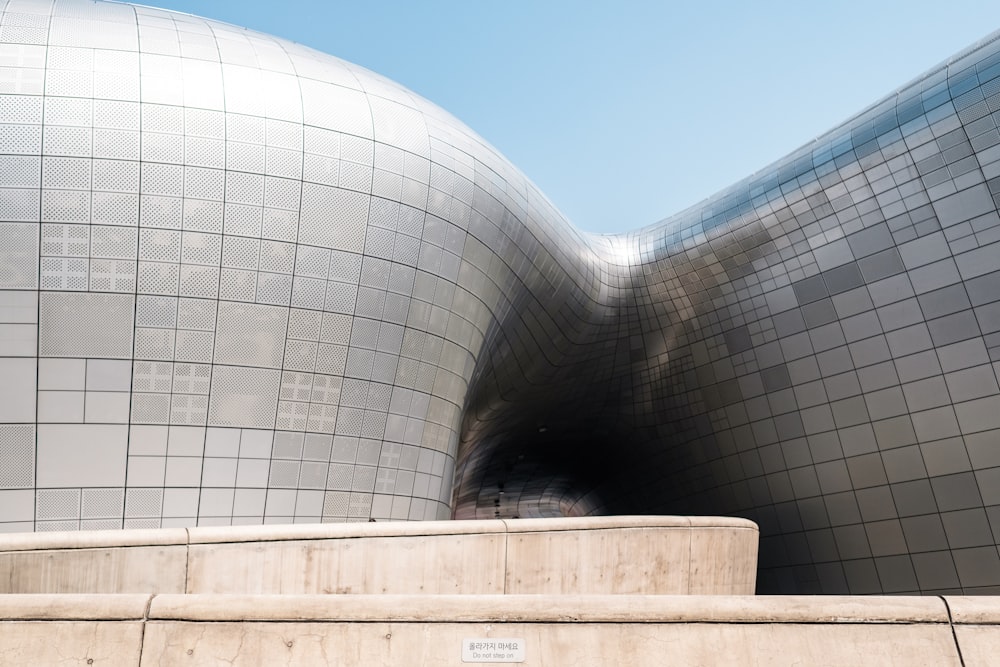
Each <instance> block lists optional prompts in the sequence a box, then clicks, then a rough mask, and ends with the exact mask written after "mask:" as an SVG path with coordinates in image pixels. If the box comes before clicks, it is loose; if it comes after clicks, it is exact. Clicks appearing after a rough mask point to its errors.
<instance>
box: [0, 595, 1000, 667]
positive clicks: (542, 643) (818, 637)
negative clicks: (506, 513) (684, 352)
mask: <svg viewBox="0 0 1000 667" xmlns="http://www.w3.org/2000/svg"><path fill="white" fill-rule="evenodd" d="M53 633H58V637H59V640H58V642H53V641H52V637H53ZM473 651H475V652H476V653H478V654H479V656H480V658H481V657H482V656H483V655H486V654H490V655H492V654H494V653H497V654H500V655H501V656H503V657H505V658H506V659H501V660H494V662H496V661H499V662H521V663H523V664H525V665H557V664H574V665H578V666H583V665H609V664H627V665H635V666H643V665H651V666H652V665H656V666H657V667H659V666H660V665H663V664H670V665H694V664H697V665H734V664H739V665H791V664H810V665H812V664H825V665H905V666H906V667H910V666H912V665H956V666H957V665H963V664H964V665H965V666H966V667H972V666H973V665H989V664H995V663H994V659H995V656H996V655H997V654H998V651H1000V598H962V597H947V598H939V597H923V598H920V597H832V598H831V597H718V596H705V597H702V596H635V595H621V596H603V595H598V596H594V595H567V596H530V595H529V596H522V595H476V596H468V595H465V596H460V595H433V596H432V595H412V596H406V595H403V596H400V595H325V596H320V595H292V596H254V595H250V596H231V595H175V594H162V595H69V596H50V595H7V596H0V663H3V664H14V663H16V664H54V663H56V662H57V661H63V662H66V663H71V664H75V663H79V664H92V665H105V664H108V665H139V664H180V663H183V664H205V663H215V662H216V661H225V662H226V664H254V665H257V664H333V663H335V664H365V665H389V664H419V665H454V664H459V663H461V662H464V661H465V660H464V659H465V658H472V655H471V653H472V652H473ZM469 661H470V662H484V660H481V659H480V660H476V659H472V660H469ZM60 664H62V663H60Z"/></svg>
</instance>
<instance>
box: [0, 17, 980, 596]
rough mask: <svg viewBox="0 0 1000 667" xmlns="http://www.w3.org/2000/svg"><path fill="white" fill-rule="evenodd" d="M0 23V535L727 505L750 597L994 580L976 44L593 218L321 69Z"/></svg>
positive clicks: (369, 77) (338, 73)
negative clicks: (750, 552)
mask: <svg viewBox="0 0 1000 667" xmlns="http://www.w3.org/2000/svg"><path fill="white" fill-rule="evenodd" d="M2 9H3V14H2V16H0V54H2V60H3V62H2V63H0V65H2V69H0V81H2V84H0V85H2V88H0V91H2V94H0V188H2V189H0V238H2V241H3V242H2V244H0V319H2V321H0V377H3V378H4V382H3V384H2V386H0V422H2V423H0V456H2V458H3V462H4V465H3V466H2V468H0V530H7V531H21V530H67V529H87V528H122V527H125V528H131V527H136V528H138V527H159V526H183V525H195V524H199V525H212V524H215V525H217V524H229V523H290V522H317V521H342V520H360V521H367V520H368V519H369V518H376V519H428V518H446V517H448V516H455V517H460V518H468V517H491V518H492V517H495V516H503V517H511V516H520V517H528V516H551V515H560V514H564V515H586V514H614V513H688V514H724V515H734V516H743V517H747V518H751V519H753V520H754V521H756V522H757V523H758V524H759V525H760V527H761V535H762V539H761V553H760V563H761V572H760V576H759V581H760V590H761V591H762V592H776V591H785V592H824V593H845V592H851V593H877V592H888V593H897V592H898V593H902V592H910V593H916V592H920V593H943V592H964V593H983V592H995V590H996V588H995V587H997V586H1000V574H998V573H1000V554H998V551H997V539H996V537H995V536H994V530H996V531H1000V523H998V522H1000V513H998V509H1000V441H998V435H1000V431H998V429H1000V416H998V415H1000V386H998V384H997V374H996V369H995V368H994V365H993V364H994V359H998V360H1000V333H998V332H1000V301H998V299H1000V273H998V272H997V271H998V269H1000V246H997V245H996V242H997V240H1000V215H998V213H997V203H996V201H995V200H994V192H997V193H1000V130H998V129H997V119H998V118H1000V116H998V117H997V118H994V115H993V114H994V113H995V112H997V111H998V110H1000V47H998V44H997V42H996V41H994V39H995V38H989V39H987V40H985V41H983V42H981V43H980V44H978V45H976V46H975V47H973V48H972V49H970V50H969V51H967V52H965V53H963V54H960V55H959V56H957V57H956V58H954V59H953V60H952V61H950V62H949V63H948V64H946V65H945V66H943V67H941V68H938V69H936V70H933V71H932V72H930V73H929V74H927V75H926V76H924V77H922V78H920V79H917V80H916V81H915V82H913V83H912V84H909V85H908V86H907V87H904V88H902V89H900V90H899V91H898V92H897V93H895V94H893V95H892V96H890V97H889V98H886V99H885V100H883V101H881V102H879V103H877V104H876V105H875V106H873V107H871V108H870V109H868V110H866V111H865V112H863V113H862V114H860V115H859V116H857V117H855V118H854V119H852V120H850V121H848V122H847V123H846V124H845V125H843V126H841V127H839V128H837V129H835V130H833V131H832V132H830V133H829V134H827V135H825V136H824V137H821V138H820V139H818V140H817V141H816V142H814V143H812V144H810V145H809V146H806V147H804V148H802V149H800V150H799V151H797V152H795V153H794V154H792V155H791V156H789V157H788V158H786V159H785V160H782V161H780V162H778V163H776V164H775V165H772V166H771V167H769V168H767V169H765V170H762V171H761V172H758V173H757V174H755V175H754V176H752V177H750V178H749V179H747V180H745V181H742V182H740V183H738V184H736V185H734V186H733V187H732V188H730V189H729V190H726V191H724V192H722V193H720V194H719V195H717V196H715V197H713V198H711V199H710V200H708V201H706V202H704V203H703V204H701V205H699V206H698V207H695V208H692V209H689V210H687V211H685V212H683V213H681V214H679V215H678V216H675V217H673V218H669V219H667V220H665V221H663V222H661V223H658V224H656V225H653V226H649V227H645V228H643V229H641V230H639V231H637V232H633V233H629V234H624V235H619V236H592V235H588V234H584V233H582V232H579V231H577V230H576V229H575V228H573V227H572V226H571V225H570V224H569V223H568V222H567V221H565V220H564V219H563V218H562V216H560V215H559V214H558V212H557V211H555V210H554V209H553V207H552V206H551V205H550V204H549V203H548V202H547V201H546V199H545V198H544V196H543V195H542V194H541V193H539V192H538V191H537V190H536V189H535V188H534V186H533V185H531V183H530V182H528V181H527V180H526V179H525V178H524V176H523V175H521V174H520V173H519V172H518V171H517V170H516V169H515V168H514V167H512V166H511V165H509V164H508V163H507V162H506V161H505V160H504V159H503V158H502V156H500V155H498V154H497V153H496V152H495V151H494V150H493V149H492V148H491V147H490V146H489V145H488V144H486V143H485V142H483V141H482V140H481V139H480V138H478V137H477V136H476V135H475V134H474V133H472V132H471V131H470V130H468V129H467V128H466V127H465V126H463V125H462V124H461V123H459V122H458V121H456V120H455V119H453V118H452V117H450V116H449V115H448V114H446V113H445V112H443V111H441V110H440V109H438V108H437V107H435V106H434V105H432V104H430V103H428V102H426V101H425V100H423V99H421V98H419V97H417V96H416V95H414V94H413V93H410V92H408V91H406V90H404V89H402V88H400V87H399V86H398V85H396V84H393V83H392V82H390V81H387V80H385V79H383V78H381V77H379V76H378V75H376V74H373V73H371V72H368V71H366V70H363V69H361V68H359V67H356V66H353V65H350V64H349V63H345V62H343V61H340V60H337V59H335V58H332V57H329V56H325V55H322V54H319V53H317V52H315V51H312V50H310V49H307V48H304V47H301V46H298V45H295V44H292V43H289V42H285V41H282V40H278V39H275V38H271V37H268V36H266V35H260V34H258V33H252V32H248V31H245V30H243V29H240V28H237V27H234V26H229V25H224V24H219V23H215V22H212V21H206V20H203V19H199V18H196V17H192V16H188V15H181V14H175V13H172V12H165V11H161V10H156V9H151V8H145V7H134V6H130V5H122V4H116V3H114V4H113V3H102V2H98V3H89V2H78V1H73V0H58V1H57V2H54V3H52V2H48V1H44V2H42V1H36V0H8V2H6V4H4V5H3V7H2ZM873 66H877V63H874V64H873ZM261 91H266V93H265V94H262V93H261ZM637 222H638V223H641V222H642V221H637ZM997 534H1000V532H998V533H997Z"/></svg>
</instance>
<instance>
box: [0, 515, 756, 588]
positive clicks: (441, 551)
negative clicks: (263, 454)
mask: <svg viewBox="0 0 1000 667" xmlns="http://www.w3.org/2000/svg"><path fill="white" fill-rule="evenodd" d="M757 541H758V531H757V526H756V525H755V524H754V523H753V522H750V521H746V520H744V519H730V518H724V517H673V516H639V517H628V516H624V517H594V518H574V519H521V520H495V521H425V522H392V523H388V522H387V523H360V524H314V525H282V526H270V525H269V526H240V527H224V528H217V527H212V528H167V529H159V530H125V531H80V532H61V533H25V534H13V535H0V593H220V594H222V593H226V594H239V593H259V594H305V593H359V594H375V593H378V594H384V593H414V594H416V593H442V594H444V593H455V594H504V593H506V594H550V595H562V594H590V593H594V594H636V593H646V594H717V595H749V594H752V593H753V592H754V582H755V578H756V568H757Z"/></svg>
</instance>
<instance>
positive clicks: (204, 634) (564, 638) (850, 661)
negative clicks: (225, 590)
mask: <svg viewBox="0 0 1000 667" xmlns="http://www.w3.org/2000/svg"><path fill="white" fill-rule="evenodd" d="M488 637H493V638H501V639H503V638H517V639H523V640H524V642H525V660H524V662H523V663H522V664H524V665H577V666H584V665H600V666H606V665H629V666H632V667H647V666H648V667H662V665H726V666H731V665H761V666H772V665H851V666H858V665H878V666H880V667H881V666H885V665H900V666H902V667H913V666H914V665H934V666H935V667H944V666H950V665H954V666H956V667H957V666H958V665H960V664H961V663H960V661H959V659H958V655H957V653H956V651H955V645H954V643H953V641H952V637H951V631H950V629H949V628H948V626H947V625H942V626H915V625H839V626H825V625H768V624H763V625H740V624H703V623H698V624H690V625H684V624H662V625H657V624H647V623H634V624H606V625H595V624H578V623H558V624H555V623H510V624H503V625H496V624H482V623H478V624H477V623H437V624H434V625H428V624H414V623H408V624H407V623H378V622H376V623H364V624H351V623H340V622H334V623H297V624H293V625H288V624H268V623H212V624H205V623H189V622H175V623H159V622H154V621H151V622H150V623H149V625H148V627H147V628H146V641H145V646H144V650H143V661H142V664H143V665H160V664H168V665H173V664H181V663H185V661H190V660H191V659H192V658H193V659H194V661H195V664H198V663H208V664H211V663H214V662H216V661H218V662H222V661H225V664H232V665H262V664H266V665H271V664H302V665H325V664H336V665H425V666H434V665H456V664H460V662H461V657H462V642H463V640H465V639H469V638H488Z"/></svg>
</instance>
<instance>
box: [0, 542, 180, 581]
mask: <svg viewBox="0 0 1000 667" xmlns="http://www.w3.org/2000/svg"><path fill="white" fill-rule="evenodd" d="M186 560H187V547H185V546H180V545H175V546H114V547H106V548H83V549H55V550H38V551H15V552H9V553H0V593H183V592H184V582H185V576H186V575H185V569H186Z"/></svg>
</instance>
